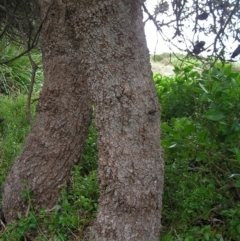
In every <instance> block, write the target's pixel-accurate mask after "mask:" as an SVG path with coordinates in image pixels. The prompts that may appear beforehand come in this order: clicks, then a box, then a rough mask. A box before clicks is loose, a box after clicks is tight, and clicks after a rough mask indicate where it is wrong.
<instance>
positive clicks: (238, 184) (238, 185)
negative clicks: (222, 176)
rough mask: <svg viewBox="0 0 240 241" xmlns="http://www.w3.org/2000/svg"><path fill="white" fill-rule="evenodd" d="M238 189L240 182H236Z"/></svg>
mask: <svg viewBox="0 0 240 241" xmlns="http://www.w3.org/2000/svg"><path fill="white" fill-rule="evenodd" d="M236 187H238V188H240V180H238V181H237V182H236Z"/></svg>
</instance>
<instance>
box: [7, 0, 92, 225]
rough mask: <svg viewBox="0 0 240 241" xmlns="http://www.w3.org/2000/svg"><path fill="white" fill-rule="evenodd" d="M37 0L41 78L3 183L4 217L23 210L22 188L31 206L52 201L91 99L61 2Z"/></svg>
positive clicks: (74, 153) (81, 136) (73, 156)
mask: <svg viewBox="0 0 240 241" xmlns="http://www.w3.org/2000/svg"><path fill="white" fill-rule="evenodd" d="M39 2H42V3H45V5H44V4H43V5H41V15H42V19H44V24H43V29H42V32H41V46H42V53H43V67H44V76H45V82H44V87H43V90H42V92H41V96H40V100H39V104H38V107H37V113H36V121H35V123H34V125H33V127H32V130H31V131H30V133H29V134H28V136H27V138H26V141H25V144H24V148H23V151H22V153H21V154H20V156H19V157H18V158H16V160H15V162H14V165H13V167H12V169H11V171H10V173H9V175H8V177H7V179H6V181H5V183H4V188H3V201H2V208H3V213H4V215H5V219H6V221H7V222H10V221H11V220H12V219H14V218H15V217H16V216H17V214H18V213H21V214H23V215H24V214H25V213H26V212H27V208H28V206H27V205H28V204H27V203H26V202H25V201H24V200H23V199H21V193H22V192H23V191H24V189H26V188H29V189H30V190H31V192H32V198H33V203H34V206H35V208H37V207H39V206H42V207H45V208H49V207H52V206H53V205H54V204H55V203H56V200H57V198H58V196H59V193H60V190H61V188H62V187H63V185H65V184H66V182H67V181H68V180H69V179H68V178H69V175H70V171H71V168H72V167H73V165H74V163H76V162H78V161H79V158H80V155H81V152H82V150H83V143H84V140H85V138H86V135H87V132H88V127H89V124H90V122H91V113H92V111H91V108H92V107H91V100H90V99H89V94H88V92H87V85H86V78H85V77H84V76H83V74H84V71H83V70H82V69H81V66H80V65H79V62H80V59H79V55H78V47H77V45H76V44H75V43H74V41H72V39H74V38H73V37H72V36H71V31H69V29H68V28H67V27H66V26H65V23H64V21H63V19H62V13H63V11H62V9H61V6H59V5H57V4H54V5H51V7H50V8H49V6H50V4H49V5H48V4H46V1H45V2H44V1H39ZM49 2H50V3H51V2H52V1H49ZM46 14H47V17H46ZM24 180H25V182H23V181H24Z"/></svg>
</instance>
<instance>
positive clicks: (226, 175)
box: [154, 65, 240, 241]
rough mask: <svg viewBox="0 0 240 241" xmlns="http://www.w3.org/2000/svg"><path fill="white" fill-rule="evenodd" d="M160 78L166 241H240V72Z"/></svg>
mask: <svg viewBox="0 0 240 241" xmlns="http://www.w3.org/2000/svg"><path fill="white" fill-rule="evenodd" d="M175 70H176V69H175ZM154 79H155V85H156V89H157V93H158V97H159V100H160V102H161V104H162V124H161V126H162V146H163V147H164V150H165V163H166V166H165V191H164V196H163V204H164V205H163V226H164V233H165V235H164V236H163V237H162V238H161V240H163V241H166V240H179V239H181V240H220V239H224V240H225V239H226V240H238V237H239V235H240V225H239V224H240V216H239V205H238V204H237V203H238V200H239V198H240V193H239V187H240V175H239V174H240V149H239V143H238V142H239V137H240V135H239V130H240V122H239V120H240V113H239V108H240V75H239V73H236V72H234V71H232V69H231V66H230V65H226V66H224V67H222V66H220V65H216V66H215V67H213V68H211V69H210V70H205V71H203V72H202V73H198V72H196V71H195V70H194V68H193V66H185V67H183V68H178V69H177V71H176V77H175V78H169V77H163V76H161V75H156V76H155V77H154ZM171 103H172V105H171Z"/></svg>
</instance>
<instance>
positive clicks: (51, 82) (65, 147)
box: [3, 0, 163, 241]
mask: <svg viewBox="0 0 240 241" xmlns="http://www.w3.org/2000/svg"><path fill="white" fill-rule="evenodd" d="M46 2H51V1H50V0H46V1H41V0H39V4H40V8H41V12H42V16H44V14H46V13H47V12H48V10H47V8H46V6H44V4H45V3H46ZM63 2H64V3H63ZM142 2H143V1H142V0H102V1H101V0H81V1H76V0H65V1H62V0H56V3H57V4H58V7H57V6H55V5H53V6H52V7H51V9H50V11H49V15H48V17H47V18H46V20H45V22H44V26H45V27H44V30H43V33H42V46H43V59H44V68H45V75H46V83H45V87H44V90H43V93H42V98H41V101H40V104H39V107H38V113H37V120H36V123H35V125H34V127H33V130H32V131H31V133H30V135H29V136H28V138H27V141H26V143H25V147H24V150H23V152H22V154H21V155H20V157H19V158H18V159H17V160H16V162H15V164H14V167H13V169H12V171H11V173H10V174H9V176H8V179H7V181H6V183H5V187H4V200H3V201H4V202H3V203H4V207H3V208H4V213H5V214H7V219H8V220H11V218H12V217H13V216H14V214H15V212H16V211H19V210H20V211H22V210H24V209H22V207H21V206H20V205H21V203H20V202H19V196H20V192H21V190H23V185H21V184H20V180H21V179H26V180H27V181H28V185H29V186H30V188H31V189H32V190H33V193H34V198H35V199H36V198H39V201H38V200H37V199H36V200H35V203H36V204H37V205H43V206H49V205H51V204H53V203H54V202H55V200H56V196H57V195H58V193H59V188H60V187H61V184H62V183H64V182H65V181H63V180H66V178H67V175H68V173H69V170H70V166H71V165H72V163H73V160H74V158H75V156H77V154H78V153H79V150H80V149H81V147H82V146H81V142H83V139H84V137H85V133H86V128H85V126H87V124H88V123H89V119H90V103H91V102H90V100H89V99H88V96H87V93H90V95H91V99H92V102H93V103H94V110H95V122H96V127H97V131H98V136H99V139H98V149H99V163H98V165H99V170H98V175H99V187H100V191H101V196H100V199H99V209H98V214H97V217H96V220H95V222H94V223H93V225H92V226H91V227H89V229H88V230H87V232H86V239H87V240H96V241H114V240H115V241H130V240H131V241H135V240H136V241H141V240H142V241H155V240H158V238H159V232H160V227H161V206H162V202H161V198H162V190H163V159H162V153H161V148H160V143H159V142H160V131H159V126H160V123H159V122H160V118H159V115H160V113H159V112H160V108H159V104H158V99H157V96H156V93H155V90H154V85H153V81H152V73H151V67H150V64H149V54H148V50H147V46H146V40H145V36H144V28H143V23H142V11H141V3H142ZM65 4H66V5H65ZM76 50H77V51H78V53H77V54H76V56H75V55H74V51H76ZM78 56H81V59H79V58H78ZM78 60H79V66H78V65H77V63H76V62H77V61H78ZM79 68H80V70H81V71H82V74H80V72H79ZM83 74H84V75H85V76H83ZM83 77H84V78H83ZM84 80H86V81H87V84H86V82H85V81H84ZM88 90H89V92H88ZM79 118H80V119H79ZM77 157H78V156H77ZM64 169H65V171H62V170H64ZM49 170H51V171H52V170H53V171H52V173H50V172H49ZM13 192H16V194H14V195H13V196H11V195H12V193H13ZM9 201H10V202H9ZM48 201H49V202H48Z"/></svg>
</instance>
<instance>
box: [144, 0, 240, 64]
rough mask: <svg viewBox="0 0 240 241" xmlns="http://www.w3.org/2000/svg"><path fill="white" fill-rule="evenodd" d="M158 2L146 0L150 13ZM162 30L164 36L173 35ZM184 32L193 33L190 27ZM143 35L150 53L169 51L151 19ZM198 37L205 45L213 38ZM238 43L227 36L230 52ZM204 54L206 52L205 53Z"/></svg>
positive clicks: (166, 30) (190, 34)
mask: <svg viewBox="0 0 240 241" xmlns="http://www.w3.org/2000/svg"><path fill="white" fill-rule="evenodd" d="M158 2H159V0H146V2H145V5H146V7H147V9H148V10H149V12H150V13H151V12H153V9H154V7H155V6H156V5H157V3H158ZM144 16H145V19H146V16H147V15H146V14H145V13H144ZM204 24H207V22H204ZM163 31H164V34H165V35H166V36H169V37H171V36H173V33H172V32H170V30H168V29H166V28H165V29H164V30H163ZM185 34H186V35H188V36H192V35H193V33H192V31H191V28H188V29H185ZM145 35H146V40H147V45H148V48H149V52H150V54H154V53H156V54H160V53H163V52H171V50H170V49H169V48H168V46H167V44H166V42H165V41H164V40H163V39H162V38H161V36H160V35H159V34H158V33H157V30H156V27H155V26H154V24H153V23H152V21H151V20H149V21H147V22H146V24H145ZM200 38H201V39H200V40H203V41H205V42H206V45H205V46H208V45H210V44H211V43H212V42H211V40H212V39H213V36H207V37H206V36H204V35H200ZM238 44H239V43H238V42H236V41H234V40H233V39H231V38H229V39H228V44H227V47H228V50H229V51H230V52H233V51H234V49H235V48H237V46H238ZM183 48H186V47H185V46H184V47H183ZM173 50H174V52H180V51H179V50H177V49H176V48H175V49H174V48H173ZM205 54H207V53H205ZM203 55H204V52H203ZM227 57H230V56H227ZM234 60H237V61H239V60H240V57H237V58H236V59H234Z"/></svg>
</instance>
